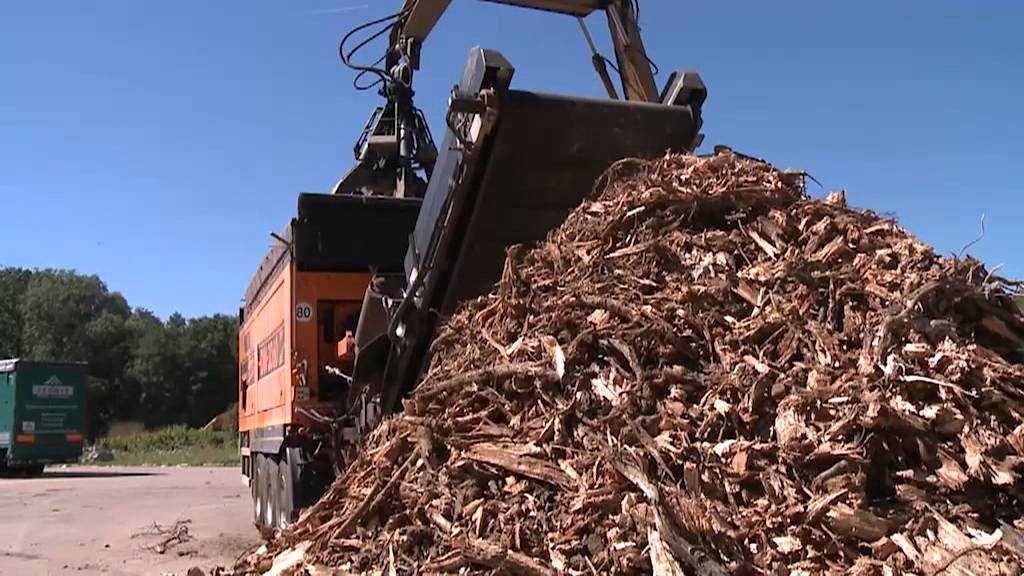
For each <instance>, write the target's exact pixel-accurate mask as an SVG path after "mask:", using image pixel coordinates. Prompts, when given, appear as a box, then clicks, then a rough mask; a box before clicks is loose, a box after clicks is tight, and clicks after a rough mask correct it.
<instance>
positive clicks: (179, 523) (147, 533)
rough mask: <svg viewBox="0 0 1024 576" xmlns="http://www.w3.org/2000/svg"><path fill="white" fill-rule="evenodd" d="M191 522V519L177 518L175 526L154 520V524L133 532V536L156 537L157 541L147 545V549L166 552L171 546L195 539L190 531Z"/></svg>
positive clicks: (161, 552)
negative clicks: (161, 523) (164, 524)
mask: <svg viewBox="0 0 1024 576" xmlns="http://www.w3.org/2000/svg"><path fill="white" fill-rule="evenodd" d="M190 524H192V520H191V519H184V520H176V521H175V522H174V525H173V526H161V525H160V524H157V523H156V522H154V523H153V525H152V526H147V527H146V528H143V529H142V530H138V531H136V532H133V533H132V538H140V537H143V538H149V539H154V538H156V541H155V542H154V543H152V544H149V545H147V546H146V549H147V550H151V551H153V552H156V553H157V554H164V553H166V552H167V551H168V550H170V549H171V548H173V547H175V546H177V545H179V544H185V543H186V542H191V541H192V540H193V539H194V538H193V536H192V534H191V533H190V532H189V525H190Z"/></svg>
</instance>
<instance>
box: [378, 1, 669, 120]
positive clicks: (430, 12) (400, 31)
mask: <svg viewBox="0 0 1024 576" xmlns="http://www.w3.org/2000/svg"><path fill="white" fill-rule="evenodd" d="M484 1H485V2H492V3H495V4H507V5H511V6H519V7H522V8H532V9H535V10H545V11H548V12H555V13H559V14H567V15H570V16H575V17H578V18H583V17H585V16H588V15H589V14H591V13H592V12H594V11H596V10H604V11H605V14H606V15H607V18H608V29H609V32H610V33H611V39H612V43H613V44H614V46H615V59H616V61H617V63H618V71H619V77H620V81H621V83H622V92H623V94H624V96H625V98H626V100H632V101H640V102H657V101H659V94H658V89H657V87H656V86H655V82H654V73H653V71H652V70H651V64H650V60H649V59H648V58H647V52H646V51H645V50H644V43H643V39H642V38H641V37H640V28H639V26H638V24H637V21H636V13H635V11H634V9H633V1H632V0H484ZM450 4H451V0H405V3H404V4H403V6H402V12H403V13H404V14H405V17H404V18H403V22H402V24H401V25H400V26H396V27H395V28H394V30H392V33H391V39H390V40H391V49H390V50H389V53H388V64H389V66H388V68H389V69H391V68H392V67H393V66H394V65H396V64H398V62H399V60H400V59H401V57H402V56H405V57H406V58H407V59H408V60H409V62H410V64H411V66H412V68H413V69H418V68H419V52H420V47H421V46H422V45H423V42H424V41H425V40H426V39H427V36H429V35H430V32H431V31H432V30H433V29H434V26H435V25H436V24H437V21H438V20H439V19H440V18H441V15H442V14H444V12H445V10H447V9H448V6H449V5H450ZM594 64H595V67H596V68H598V74H599V75H601V76H602V81H603V82H605V85H606V88H607V89H608V90H609V92H610V94H609V95H612V96H614V91H613V89H612V88H611V86H610V83H609V82H608V81H607V71H602V68H603V61H601V62H600V63H599V62H598V60H597V59H595V61H594Z"/></svg>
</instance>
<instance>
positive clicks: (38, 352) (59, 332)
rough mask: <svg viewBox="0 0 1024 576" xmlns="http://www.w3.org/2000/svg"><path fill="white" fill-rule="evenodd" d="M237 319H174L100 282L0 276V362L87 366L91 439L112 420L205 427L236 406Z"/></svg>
mask: <svg viewBox="0 0 1024 576" xmlns="http://www.w3.org/2000/svg"><path fill="white" fill-rule="evenodd" d="M237 357H238V339H237V317H235V316H233V315H227V314H215V315H213V316H203V317H199V318H185V317H183V316H182V315H180V314H177V313H175V314H172V315H171V316H170V317H169V318H167V320H166V321H164V320H161V319H160V318H159V317H157V316H156V315H155V314H153V313H152V312H150V311H149V310H146V309H145V308H133V307H131V306H130V305H129V304H128V301H127V300H126V299H125V297H124V296H122V295H121V294H120V293H118V292H111V291H110V290H108V289H107V286H106V284H104V283H103V281H102V280H100V278H99V277H98V276H95V275H89V276H87V275H82V274H77V273H75V272H73V271H70V270H28V269H24V268H0V358H24V359H29V360H59V361H83V362H87V363H88V365H89V382H88V398H89V401H88V418H89V420H88V421H89V435H90V436H91V437H93V438H95V437H96V436H98V435H102V434H103V433H104V432H105V431H106V430H107V428H108V426H109V425H110V423H111V422H113V421H117V420H137V421H142V422H144V423H145V424H146V426H147V427H158V426H165V425H169V424H187V425H190V426H202V425H204V424H206V423H207V422H208V421H209V420H210V419H211V418H213V417H214V416H216V415H217V414H219V413H221V412H223V411H224V410H225V409H226V408H227V407H228V406H229V405H230V404H231V403H232V402H234V400H235V395H236V392H235V391H236V386H237V374H238V362H237V360H236V358H237Z"/></svg>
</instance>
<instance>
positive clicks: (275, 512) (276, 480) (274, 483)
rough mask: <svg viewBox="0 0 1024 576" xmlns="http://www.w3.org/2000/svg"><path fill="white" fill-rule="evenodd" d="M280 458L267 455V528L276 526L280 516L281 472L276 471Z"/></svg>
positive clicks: (278, 467)
mask: <svg viewBox="0 0 1024 576" xmlns="http://www.w3.org/2000/svg"><path fill="white" fill-rule="evenodd" d="M279 460H280V459H279V458H278V457H277V456H271V455H269V454H268V455H267V457H266V463H267V492H268V494H269V497H268V498H267V514H266V516H267V517H266V526H267V527H268V528H278V524H279V523H280V517H281V474H279V473H278V470H279V469H280V466H279V465H278V461H279Z"/></svg>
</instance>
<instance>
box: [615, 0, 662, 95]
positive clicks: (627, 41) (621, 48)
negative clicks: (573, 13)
mask: <svg viewBox="0 0 1024 576" xmlns="http://www.w3.org/2000/svg"><path fill="white" fill-rule="evenodd" d="M605 11H606V13H607V14H608V29H609V31H610V32H611V36H612V42H613V43H614V44H615V59H616V60H617V61H618V64H619V75H620V76H621V78H622V92H623V94H624V95H625V97H626V100H632V101H639V102H657V101H658V88H657V86H655V83H654V72H653V71H652V70H651V63H650V61H649V60H648V59H647V52H646V51H645V50H644V41H643V39H642V38H640V27H639V24H637V21H636V14H635V13H633V6H632V4H631V3H630V1H629V0H613V1H612V2H611V3H609V4H608V7H607V8H606V9H605Z"/></svg>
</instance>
